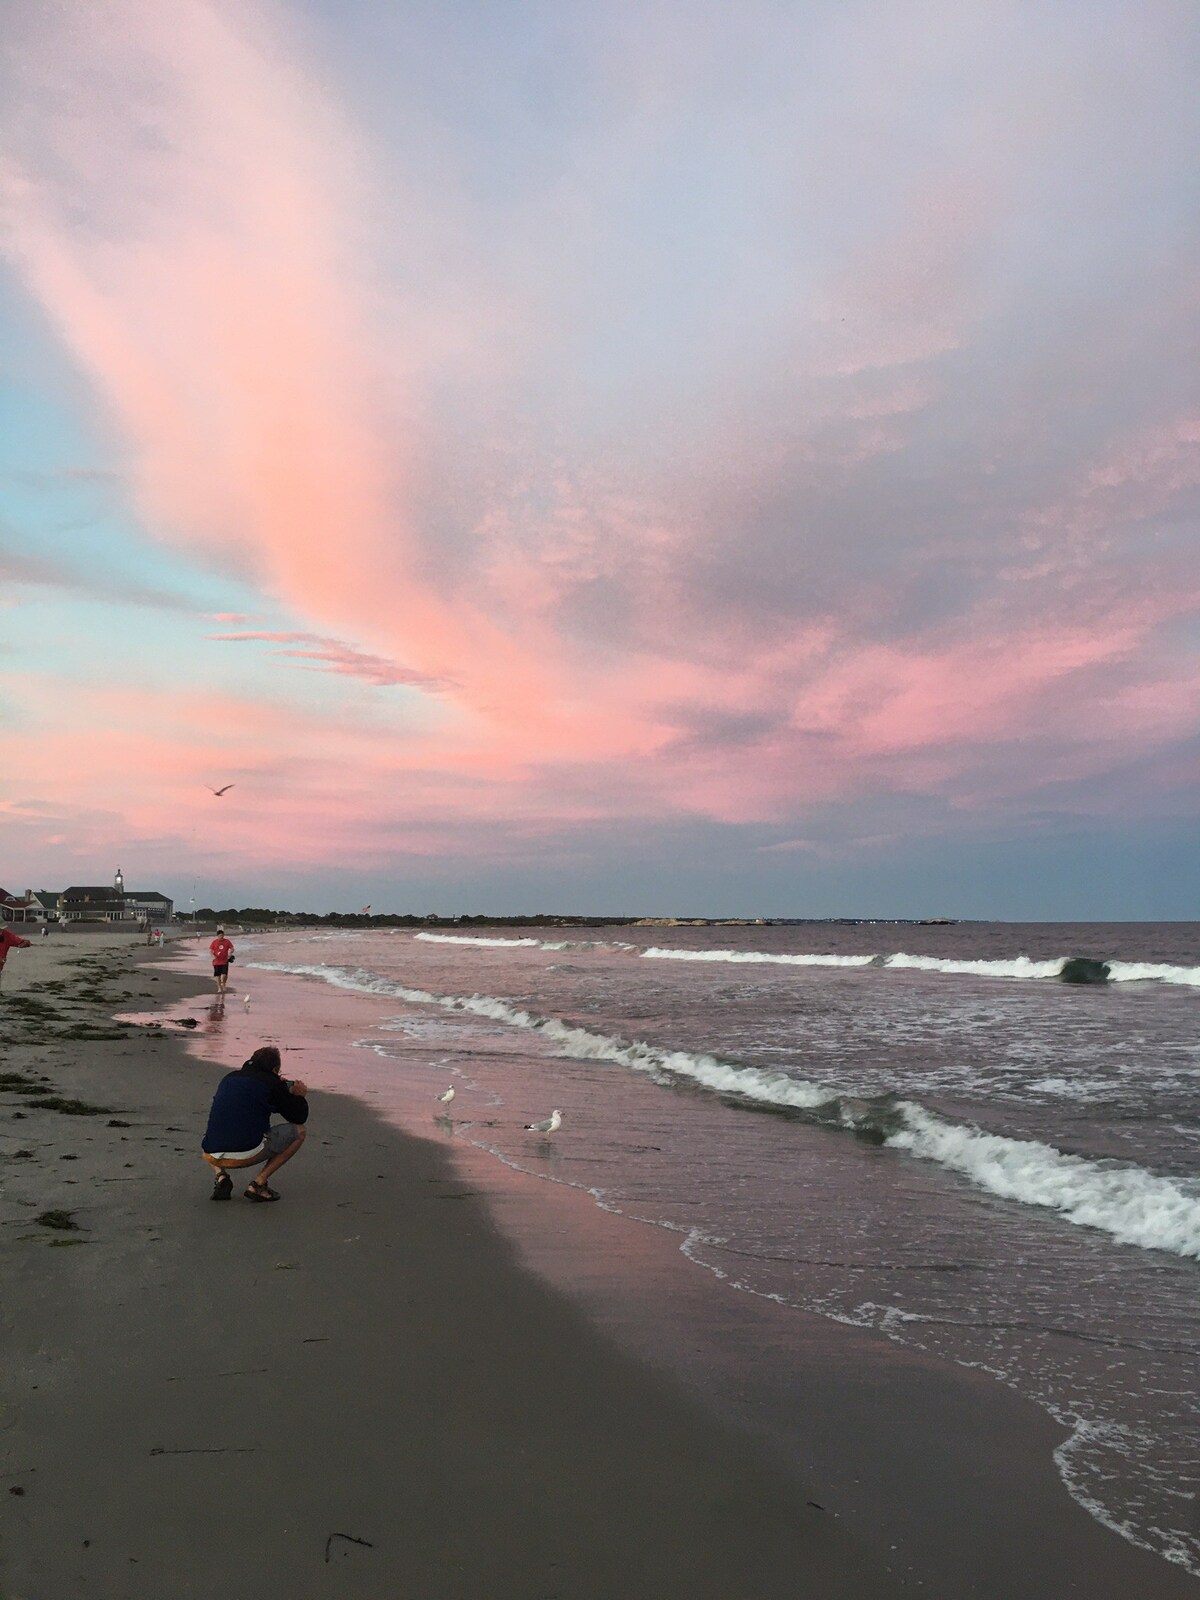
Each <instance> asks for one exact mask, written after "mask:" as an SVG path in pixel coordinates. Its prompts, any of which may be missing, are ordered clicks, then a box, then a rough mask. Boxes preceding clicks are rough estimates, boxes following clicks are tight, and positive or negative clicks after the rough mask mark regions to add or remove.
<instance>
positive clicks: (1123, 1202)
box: [248, 961, 1200, 1260]
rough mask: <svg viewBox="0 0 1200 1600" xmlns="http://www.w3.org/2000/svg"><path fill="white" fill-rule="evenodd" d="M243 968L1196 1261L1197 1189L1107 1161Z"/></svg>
mask: <svg viewBox="0 0 1200 1600" xmlns="http://www.w3.org/2000/svg"><path fill="white" fill-rule="evenodd" d="M248 965H251V966H256V967H260V968H263V969H264V970H268V971H272V972H287V973H294V974H297V975H299V976H303V977H312V978H319V979H321V980H322V981H323V982H325V983H328V984H331V985H333V986H334V987H335V988H339V989H351V990H357V991H359V992H361V993H365V994H375V995H382V996H391V997H394V998H396V999H398V1000H403V1001H405V1002H407V1003H408V1004H410V1005H429V1006H438V1007H440V1008H441V1009H442V1010H445V1011H452V1012H460V1013H461V1012H465V1013H468V1014H470V1015H474V1016H479V1017H486V1018H488V1019H489V1020H490V1021H493V1022H499V1023H503V1024H505V1025H506V1026H509V1027H514V1028H525V1029H528V1030H529V1031H531V1032H535V1033H537V1034H539V1035H540V1036H541V1037H542V1038H544V1039H548V1040H550V1041H552V1042H553V1043H554V1044H557V1045H558V1046H559V1047H560V1049H561V1052H562V1054H563V1055H565V1056H570V1057H573V1058H575V1059H576V1060H589V1061H612V1062H614V1063H616V1064H618V1065H620V1066H624V1067H628V1068H631V1069H632V1070H633V1071H635V1072H642V1073H645V1074H647V1075H648V1076H649V1077H651V1078H653V1079H654V1080H655V1081H656V1082H658V1083H661V1084H664V1085H669V1084H672V1083H676V1082H680V1083H687V1084H690V1085H692V1086H694V1087H696V1088H700V1089H704V1090H707V1091H708V1092H710V1093H712V1094H716V1095H719V1096H720V1097H721V1098H722V1099H724V1100H726V1101H727V1102H729V1103H732V1104H735V1105H742V1106H745V1107H746V1108H748V1109H755V1110H759V1111H773V1112H776V1113H778V1114H781V1115H785V1116H793V1117H797V1118H800V1119H802V1120H804V1121H808V1122H813V1123H818V1124H823V1125H825V1126H828V1127H837V1128H843V1129H846V1130H848V1131H850V1132H853V1133H855V1134H857V1135H858V1136H859V1137H862V1138H866V1139H870V1140H871V1141H872V1142H873V1143H876V1144H881V1145H885V1146H888V1147H889V1148H891V1149H894V1150H903V1151H905V1152H906V1153H907V1154H909V1155H910V1156H913V1157H915V1158H916V1159H917V1160H921V1161H929V1162H933V1163H935V1164H936V1165H938V1166H941V1167H944V1168H946V1169H948V1170H949V1171H952V1172H956V1173H958V1174H959V1175H960V1176H962V1177H964V1178H966V1179H967V1180H968V1181H969V1182H971V1183H973V1184H975V1185H976V1186H977V1187H978V1188H980V1189H984V1190H986V1191H987V1192H988V1193H990V1194H994V1195H997V1196H998V1197H1000V1198H1001V1199H1004V1200H1011V1201H1015V1202H1018V1203H1019V1204H1022V1205H1028V1206H1036V1207H1039V1208H1041V1209H1044V1210H1047V1211H1052V1212H1054V1213H1056V1214H1057V1215H1058V1216H1060V1217H1062V1218H1063V1219H1064V1220H1066V1221H1068V1222H1072V1223H1076V1224H1078V1225H1079V1226H1080V1227H1090V1228H1099V1229H1101V1230H1103V1231H1104V1232H1105V1233H1107V1234H1109V1235H1110V1236H1111V1237H1112V1238H1114V1239H1116V1240H1118V1241H1119V1242H1120V1243H1121V1244H1128V1245H1136V1246H1139V1247H1141V1248H1142V1249H1147V1250H1167V1251H1170V1252H1172V1253H1173V1254H1175V1255H1180V1256H1187V1257H1190V1258H1192V1259H1195V1260H1200V1192H1198V1191H1192V1190H1189V1189H1185V1188H1184V1187H1182V1186H1181V1185H1180V1184H1179V1183H1178V1182H1177V1181H1175V1180H1174V1179H1171V1178H1166V1177H1162V1176H1160V1175H1159V1174H1157V1173H1153V1172H1148V1171H1146V1170H1145V1169H1144V1168H1142V1167H1138V1166H1134V1165H1130V1164H1127V1163H1122V1162H1117V1161H1102V1160H1091V1159H1088V1158H1086V1157H1084V1156H1076V1155H1068V1154H1064V1153H1063V1152H1062V1151H1060V1150H1056V1149H1054V1147H1053V1146H1052V1145H1047V1144H1042V1143H1041V1142H1040V1141H1038V1140H1036V1139H1013V1138H1009V1137H1007V1136H1005V1135H1002V1134H994V1133H985V1132H983V1131H982V1130H980V1129H979V1128H975V1127H972V1126H970V1125H969V1124H966V1123H959V1122H953V1121H951V1120H949V1119H948V1118H946V1117H943V1116H940V1115H938V1114H936V1113H934V1112H932V1111H929V1110H927V1109H926V1108H925V1107H924V1106H922V1105H920V1104H919V1103H918V1102H916V1101H913V1100H902V1099H899V1098H898V1097H896V1096H892V1095H882V1096H876V1097H872V1098H861V1097H856V1096H851V1095H846V1094H842V1093H840V1092H839V1091H838V1090H837V1089H835V1088H831V1087H830V1086H828V1085H823V1084H819V1083H814V1082H810V1081H808V1080H806V1079H804V1078H795V1077H791V1076H789V1075H788V1074H787V1073H784V1072H772V1071H768V1070H764V1069H762V1068H759V1067H746V1066H738V1065H737V1064H736V1063H734V1062H729V1061H722V1060H720V1059H719V1058H718V1057H716V1056H713V1055H708V1054H696V1053H693V1052H690V1051H686V1050H663V1049H659V1048H658V1047H656V1046H654V1045H650V1044H646V1043H644V1042H642V1041H638V1040H633V1041H630V1040H625V1039H620V1038H618V1037H616V1036H614V1035H610V1034H602V1033H595V1032H592V1031H591V1030H590V1029H588V1028H581V1027H578V1026H576V1025H575V1024H573V1023H569V1022H563V1021H562V1020H560V1019H559V1018H557V1017H542V1016H538V1015H536V1014H535V1013H533V1012H530V1011H525V1010H522V1009H521V1008H519V1007H517V1006H513V1005H510V1004H509V1003H508V1001H506V1000H501V999H498V998H497V997H496V996H494V995H481V994H472V995H448V994H433V993H431V992H430V991H429V990H427V989H410V988H407V987H405V986H404V985H403V984H400V983H396V982H395V981H394V980H392V979H389V978H383V977H380V976H379V975H378V974H376V973H371V972H368V971H365V970H364V969H362V968H358V969H357V970H352V969H351V968H348V967H333V966H303V965H289V964H287V963H284V962H276V961H261V962H250V963H248Z"/></svg>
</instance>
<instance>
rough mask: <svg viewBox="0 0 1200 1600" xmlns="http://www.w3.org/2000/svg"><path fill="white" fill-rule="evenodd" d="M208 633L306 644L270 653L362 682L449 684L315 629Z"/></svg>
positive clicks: (223, 637)
mask: <svg viewBox="0 0 1200 1600" xmlns="http://www.w3.org/2000/svg"><path fill="white" fill-rule="evenodd" d="M208 637H209V638H210V639H215V640H221V641H230V642H242V641H250V640H262V641H265V642H268V643H271V644H291V645H307V646H308V647H309V648H307V649H296V650H274V651H272V652H271V653H272V654H273V655H277V656H285V657H290V658H292V659H294V660H297V661H312V662H316V663H319V664H320V665H319V666H318V667H315V668H314V669H313V670H316V671H324V672H335V673H340V674H342V675H343V676H345V677H350V678H361V679H362V680H363V682H364V683H373V684H377V685H379V686H380V687H382V688H387V687H391V686H394V685H397V684H406V685H408V686H409V687H410V688H414V689H425V690H428V691H430V692H436V691H438V690H443V689H447V688H449V687H450V685H449V684H448V683H447V681H446V680H445V679H438V678H428V677H425V676H424V675H423V674H421V673H419V672H413V671H411V670H410V669H409V668H407V667H402V666H400V665H399V664H398V663H397V662H395V661H387V660H385V659H384V658H383V657H382V656H373V655H368V654H367V653H366V652H365V651H362V650H355V649H354V648H353V646H351V645H348V644H343V643H342V642H341V641H340V640H338V639H323V638H322V637H321V636H320V635H319V634H315V633H210V634H209V636H208Z"/></svg>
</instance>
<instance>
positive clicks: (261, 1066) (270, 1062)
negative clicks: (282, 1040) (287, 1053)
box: [243, 1044, 281, 1072]
mask: <svg viewBox="0 0 1200 1600" xmlns="http://www.w3.org/2000/svg"><path fill="white" fill-rule="evenodd" d="M280 1065H281V1063H280V1057H279V1051H278V1049H277V1048H276V1047H275V1045H273V1044H262V1045H259V1047H258V1049H257V1050H256V1051H255V1052H254V1054H253V1055H252V1056H251V1057H250V1059H249V1061H247V1062H246V1063H245V1067H246V1068H248V1069H249V1070H250V1071H251V1072H278V1071H279V1068H280ZM243 1070H245V1069H243Z"/></svg>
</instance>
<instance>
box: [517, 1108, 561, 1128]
mask: <svg viewBox="0 0 1200 1600" xmlns="http://www.w3.org/2000/svg"><path fill="white" fill-rule="evenodd" d="M561 1127H562V1112H561V1111H552V1112H551V1113H550V1115H549V1116H548V1117H547V1118H546V1120H545V1122H527V1123H526V1124H525V1132H526V1133H554V1132H556V1131H557V1130H558V1129H559V1128H561Z"/></svg>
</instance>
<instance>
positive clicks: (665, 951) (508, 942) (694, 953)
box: [413, 933, 1200, 989]
mask: <svg viewBox="0 0 1200 1600" xmlns="http://www.w3.org/2000/svg"><path fill="white" fill-rule="evenodd" d="M413 937H414V938H415V939H424V940H426V941H427V942H428V943H430V944H460V945H464V944H465V945H481V946H484V947H485V948H491V949H517V948H525V949H539V950H582V949H608V950H620V951H625V952H627V953H629V954H635V955H638V956H640V957H641V958H642V959H643V960H647V961H699V962H706V963H709V964H710V965H711V964H724V965H735V966H774V967H887V968H889V969H891V970H893V971H898V972H904V971H908V972H941V973H946V974H948V975H951V976H967V977H978V978H1015V979H1025V978H1040V979H1054V978H1057V979H1060V980H1061V979H1063V978H1067V979H1075V980H1076V981H1078V973H1077V971H1076V969H1078V968H1080V967H1085V968H1090V969H1092V971H1091V972H1090V973H1089V974H1087V976H1088V977H1089V978H1090V979H1091V981H1097V982H1103V981H1104V980H1105V978H1107V981H1108V982H1109V983H1176V984H1183V985H1185V986H1186V987H1188V988H1192V989H1197V988H1200V967H1181V966H1176V965H1173V964H1172V963H1170V962H1165V961H1105V962H1101V961H1096V960H1093V959H1092V958H1090V957H1080V956H1054V957H1051V958H1050V959H1048V960H1043V961H1035V960H1033V958H1032V957H1030V956H1022V955H1017V956H1006V957H1003V958H1000V959H993V960H975V961H969V960H962V959H960V958H956V957H952V956H915V955H909V954H908V953H907V951H904V950H897V951H894V952H893V953H892V954H891V955H884V954H882V953H878V954H875V955H853V956H851V955H827V954H824V953H821V952H813V953H811V954H810V953H807V952H800V953H789V952H781V951H774V950H681V949H673V948H671V947H670V946H666V945H651V946H650V948H649V949H646V950H642V949H640V948H639V947H638V946H637V945H634V944H627V943H625V942H623V941H622V940H619V939H611V940H609V939H578V940H572V939H535V938H533V937H532V936H521V937H517V938H511V939H506V938H494V937H491V936H489V935H485V934H465V933H417V934H414V935H413Z"/></svg>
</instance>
